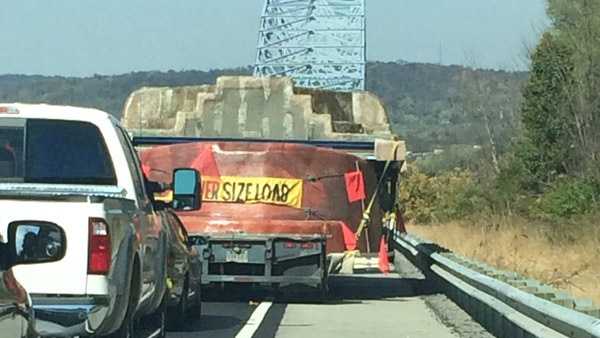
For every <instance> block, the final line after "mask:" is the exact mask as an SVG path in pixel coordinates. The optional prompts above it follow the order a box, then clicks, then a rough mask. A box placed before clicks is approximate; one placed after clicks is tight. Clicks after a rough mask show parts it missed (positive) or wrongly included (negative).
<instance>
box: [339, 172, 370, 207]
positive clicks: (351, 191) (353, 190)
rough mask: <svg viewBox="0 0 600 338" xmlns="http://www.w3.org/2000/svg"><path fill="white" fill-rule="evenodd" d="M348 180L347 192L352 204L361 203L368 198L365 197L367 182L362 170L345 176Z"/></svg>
mask: <svg viewBox="0 0 600 338" xmlns="http://www.w3.org/2000/svg"><path fill="white" fill-rule="evenodd" d="M344 179H345V180H346V192H347V193H348V201H349V202H350V203H352V202H356V201H361V200H364V199H365V198H366V195H365V180H364V178H363V173H362V171H360V170H357V171H353V172H349V173H346V174H344Z"/></svg>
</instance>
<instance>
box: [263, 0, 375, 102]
mask: <svg viewBox="0 0 600 338" xmlns="http://www.w3.org/2000/svg"><path fill="white" fill-rule="evenodd" d="M365 2H366V0H265V6H264V9H263V13H262V16H261V21H260V30H259V36H258V47H257V53H256V64H255V68H254V75H255V76H290V77H292V78H293V79H294V81H295V83H296V85H297V86H299V87H307V88H320V89H328V90H337V91H355V90H364V89H365V77H366V76H365V75H366V74H365V73H366V17H365Z"/></svg>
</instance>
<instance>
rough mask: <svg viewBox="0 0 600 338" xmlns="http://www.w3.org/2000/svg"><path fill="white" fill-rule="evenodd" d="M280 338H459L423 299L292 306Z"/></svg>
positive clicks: (280, 329) (287, 311)
mask: <svg viewBox="0 0 600 338" xmlns="http://www.w3.org/2000/svg"><path fill="white" fill-rule="evenodd" d="M276 337H277V338H306V337H310V338H319V337H344V338H355V337H356V338H363V337H377V338H386V337H394V338H415V337H432V338H433V337H435V338H455V337H458V336H456V335H455V334H454V333H452V330H451V329H450V328H448V327H446V326H444V325H443V324H442V323H440V322H439V321H438V320H437V318H436V316H435V314H433V313H432V311H431V310H430V309H429V307H428V306H427V304H425V302H424V301H423V300H422V299H420V298H391V299H383V300H367V301H341V302H339V303H337V304H288V306H287V309H286V311H285V314H284V316H283V320H282V322H281V324H280V326H279V330H278V331H277V335H276Z"/></svg>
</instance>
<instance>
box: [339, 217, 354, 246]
mask: <svg viewBox="0 0 600 338" xmlns="http://www.w3.org/2000/svg"><path fill="white" fill-rule="evenodd" d="M340 223H341V224H342V233H343V235H344V244H345V246H346V250H349V251H352V250H356V248H357V245H356V235H355V234H354V231H352V229H350V227H349V226H348V224H346V223H344V222H340Z"/></svg>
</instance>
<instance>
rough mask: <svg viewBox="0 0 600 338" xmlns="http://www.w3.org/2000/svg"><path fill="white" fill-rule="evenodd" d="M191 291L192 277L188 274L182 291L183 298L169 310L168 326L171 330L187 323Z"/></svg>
mask: <svg viewBox="0 0 600 338" xmlns="http://www.w3.org/2000/svg"><path fill="white" fill-rule="evenodd" d="M189 293H190V277H189V275H186V277H185V281H184V282H183V289H182V291H181V299H180V300H179V303H177V305H176V306H175V307H173V309H169V311H168V320H167V327H168V328H169V330H178V329H181V327H182V326H183V325H185V319H186V318H187V316H188V314H189V313H188V310H189V303H190V300H189Z"/></svg>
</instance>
